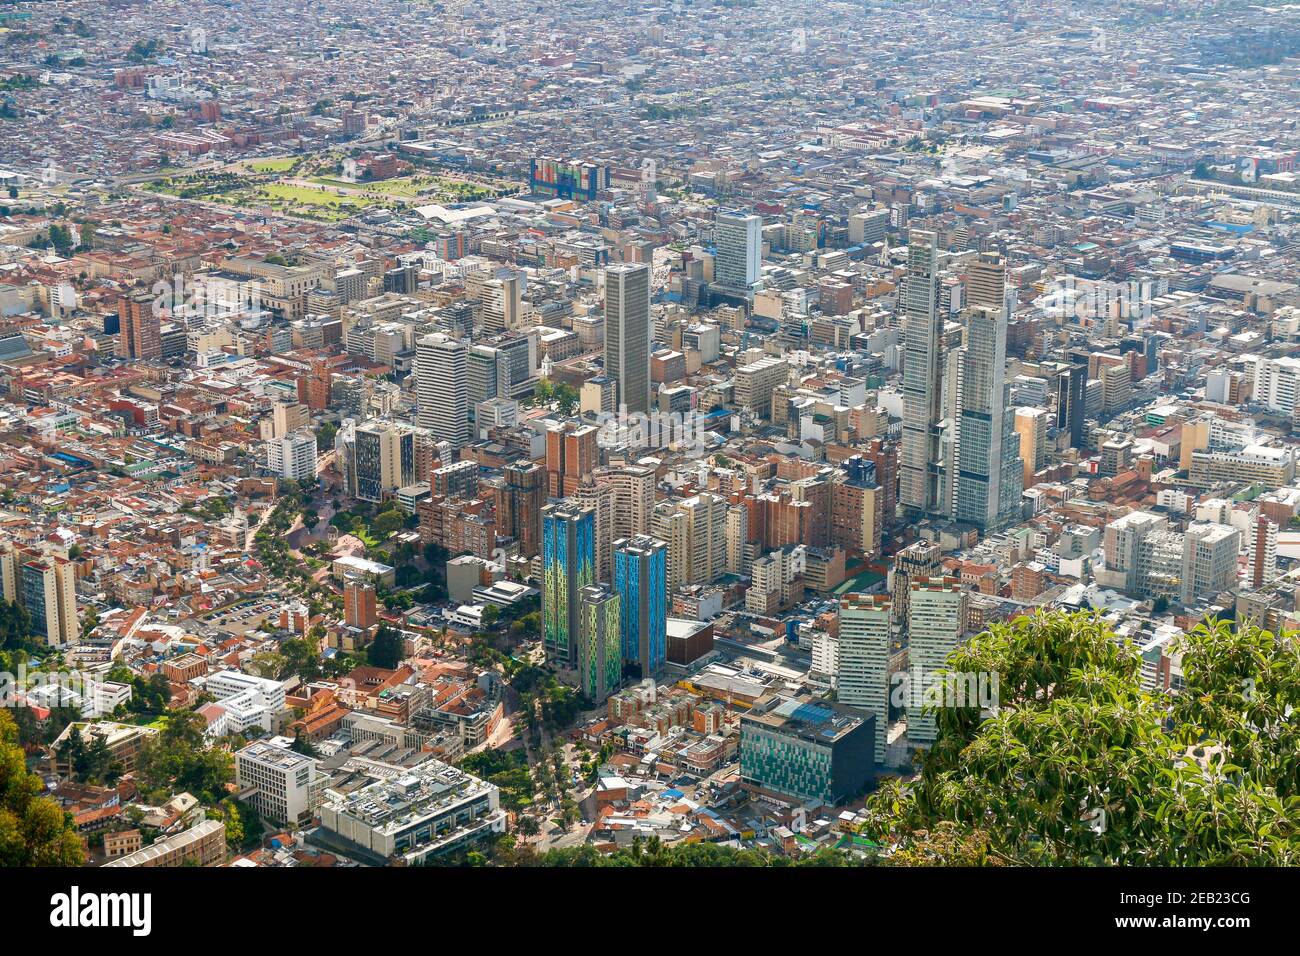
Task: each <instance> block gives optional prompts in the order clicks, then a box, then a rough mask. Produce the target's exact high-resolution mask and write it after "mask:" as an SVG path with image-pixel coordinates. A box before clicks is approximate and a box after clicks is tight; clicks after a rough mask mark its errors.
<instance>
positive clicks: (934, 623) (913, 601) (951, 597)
mask: <svg viewBox="0 0 1300 956" xmlns="http://www.w3.org/2000/svg"><path fill="white" fill-rule="evenodd" d="M909 590H910V593H909V595H908V605H907V630H908V655H907V656H908V675H909V679H910V681H911V686H910V687H909V694H908V699H907V701H906V706H907V738H908V740H910V741H911V742H913V743H919V744H931V743H933V742H934V738H935V736H936V734H937V730H936V726H935V717H934V714H933V713H926V712H925V711H924V710H923V708H921V707H918V706H916V705H915V701H916V700H917V699H918V698H919V697H921V696H923V695H924V693H925V691H927V690H928V689H929V688H930V686H931V684H932V683H933V682H934V681H935V680H936V679H937V678H936V676H935V675H936V672H937V671H938V670H939V669H940V668H942V667H944V666H945V665H946V664H947V659H948V654H949V653H950V652H951V651H952V650H953V648H955V647H956V646H957V645H958V644H959V643H960V642H961V638H962V633H963V632H964V631H965V629H966V602H967V596H966V592H965V591H964V590H962V586H961V582H960V581H958V580H957V579H956V578H927V579H926V580H923V581H910V582H909ZM918 684H919V686H918Z"/></svg>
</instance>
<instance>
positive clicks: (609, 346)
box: [605, 262, 652, 412]
mask: <svg viewBox="0 0 1300 956" xmlns="http://www.w3.org/2000/svg"><path fill="white" fill-rule="evenodd" d="M651 331H652V329H651V324H650V266H648V265H646V264H645V263H640V262H626V263H621V264H619V265H613V266H610V267H609V268H608V269H606V270H605V374H606V375H607V376H609V377H610V378H612V379H613V380H614V381H615V382H617V383H618V401H619V404H620V405H624V406H626V407H627V410H628V411H629V412H648V411H650V335H651Z"/></svg>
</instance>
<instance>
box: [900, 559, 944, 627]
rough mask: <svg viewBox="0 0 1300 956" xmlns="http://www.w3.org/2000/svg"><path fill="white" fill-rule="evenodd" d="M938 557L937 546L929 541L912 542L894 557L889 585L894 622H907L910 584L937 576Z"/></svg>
mask: <svg viewBox="0 0 1300 956" xmlns="http://www.w3.org/2000/svg"><path fill="white" fill-rule="evenodd" d="M939 556H940V551H939V546H938V545H937V544H932V543H930V542H929V541H914V542H913V543H912V544H909V545H908V546H907V547H906V548H904V549H903V550H902V551H899V552H898V554H897V555H895V557H894V567H893V570H892V572H891V573H890V585H889V594H890V601H891V603H892V605H893V608H894V620H895V621H897V622H903V621H906V620H907V604H908V600H909V597H910V595H911V582H912V581H918V580H924V579H926V578H932V577H937V576H938V574H939Z"/></svg>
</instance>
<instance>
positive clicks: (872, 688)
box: [835, 594, 894, 766]
mask: <svg viewBox="0 0 1300 956" xmlns="http://www.w3.org/2000/svg"><path fill="white" fill-rule="evenodd" d="M839 623H840V639H839V648H838V651H839V653H838V660H837V664H836V672H835V688H836V698H837V699H838V700H839V702H840V703H841V704H848V705H850V706H852V707H861V708H862V709H864V710H869V711H870V712H871V713H873V714H875V715H876V764H877V765H878V766H879V765H880V764H882V763H884V760H885V744H886V740H887V735H888V731H889V659H890V656H891V655H892V654H893V652H894V621H893V609H892V607H891V606H890V602H889V596H888V595H884V594H846V595H844V596H843V597H842V598H840V611H839Z"/></svg>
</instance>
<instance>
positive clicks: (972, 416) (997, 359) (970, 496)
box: [953, 253, 1024, 528]
mask: <svg viewBox="0 0 1300 956" xmlns="http://www.w3.org/2000/svg"><path fill="white" fill-rule="evenodd" d="M968 281H969V283H970V296H969V298H970V303H971V308H970V309H968V310H967V311H966V313H965V319H966V346H965V348H964V349H963V350H962V356H961V368H962V370H961V380H960V387H959V391H958V394H959V399H958V410H957V415H956V419H957V456H956V457H957V467H956V468H955V469H954V471H955V472H956V474H955V475H954V476H953V478H954V483H955V505H954V509H953V510H954V516H955V517H956V518H957V520H959V521H969V522H971V523H972V524H975V525H978V526H979V527H980V528H989V527H997V526H999V525H1001V524H1004V523H1006V522H1008V521H1010V520H1012V519H1014V517H1015V516H1016V514H1017V512H1018V509H1019V506H1020V494H1021V491H1022V485H1023V483H1024V468H1023V464H1022V462H1021V459H1020V443H1019V440H1018V439H1017V437H1016V434H1015V430H1016V417H1015V409H1014V408H1013V407H1012V406H1011V397H1010V386H1009V385H1008V383H1007V381H1006V367H1007V318H1008V314H1009V309H1008V308H1007V297H1006V263H1005V262H1004V261H1003V259H1002V257H1001V256H999V255H996V254H993V253H981V254H980V256H979V257H978V258H977V259H976V260H975V262H974V263H973V265H972V267H971V271H970V275H969V277H968Z"/></svg>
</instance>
